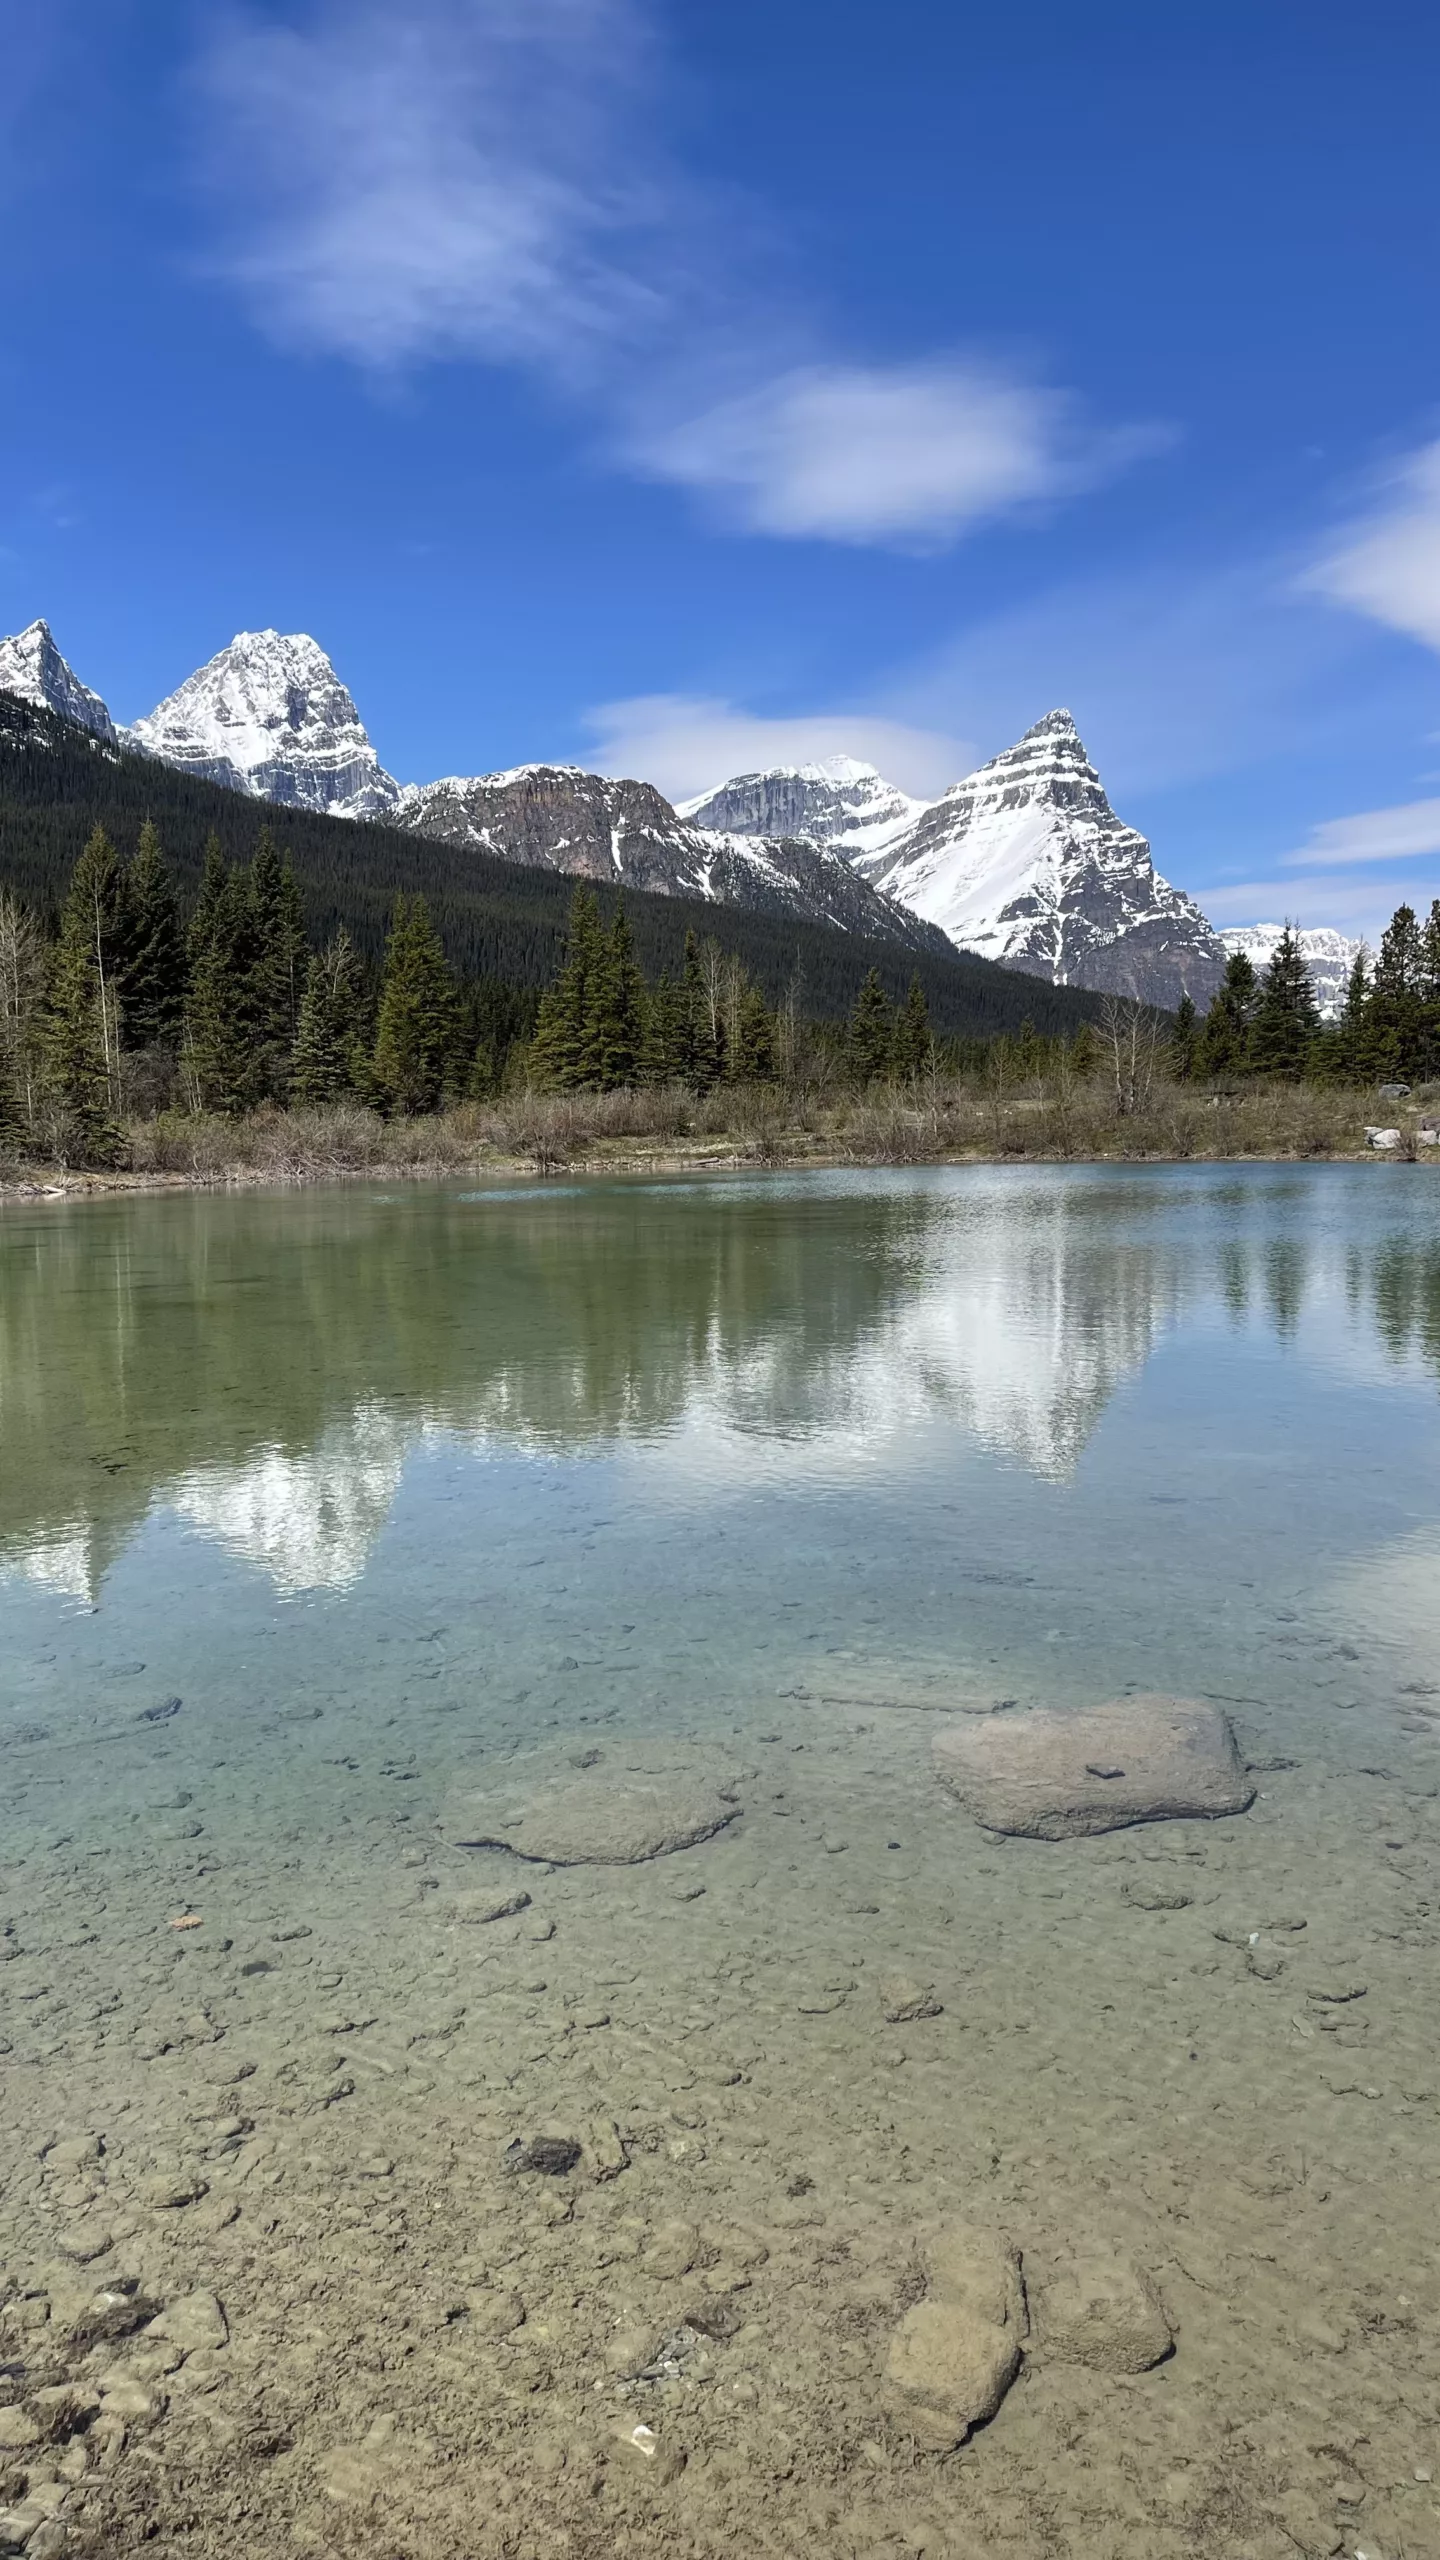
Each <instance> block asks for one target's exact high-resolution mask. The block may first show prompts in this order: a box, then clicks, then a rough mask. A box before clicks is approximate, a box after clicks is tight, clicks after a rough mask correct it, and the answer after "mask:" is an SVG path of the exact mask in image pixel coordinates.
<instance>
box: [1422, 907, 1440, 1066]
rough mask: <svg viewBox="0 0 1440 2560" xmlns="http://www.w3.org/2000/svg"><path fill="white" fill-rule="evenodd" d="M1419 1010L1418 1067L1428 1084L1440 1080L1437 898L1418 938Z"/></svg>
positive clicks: (1439, 921) (1439, 909) (1439, 916)
mask: <svg viewBox="0 0 1440 2560" xmlns="http://www.w3.org/2000/svg"><path fill="white" fill-rule="evenodd" d="M1420 1009H1421V1033H1420V1048H1421V1054H1420V1059H1419V1067H1420V1073H1421V1075H1422V1076H1423V1077H1424V1078H1425V1080H1426V1082H1427V1083H1429V1082H1430V1081H1431V1079H1432V1078H1433V1077H1435V1076H1440V898H1432V899H1431V901H1430V913H1429V915H1428V916H1427V917H1426V919H1425V928H1424V932H1423V934H1422V936H1421V945H1420Z"/></svg>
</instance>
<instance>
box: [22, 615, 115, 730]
mask: <svg viewBox="0 0 1440 2560" xmlns="http://www.w3.org/2000/svg"><path fill="white" fill-rule="evenodd" d="M0 693H18V694H19V696H20V699H21V701H22V702H32V703H33V704H34V705H35V708H36V709H37V711H57V712H58V713H59V715H60V717H61V719H62V720H73V721H74V723H75V725H76V727H77V728H78V729H88V730H89V731H90V733H91V735H92V737H96V738H103V739H104V740H105V742H106V744H107V746H113V745H114V743H115V723H114V721H113V720H112V719H111V717H110V714H109V712H108V711H107V710H106V708H105V705H104V703H103V702H102V701H101V699H100V696H99V694H98V693H92V692H91V690H90V688H89V686H88V685H86V684H82V683H81V682H80V679H79V677H78V676H77V675H76V673H75V671H74V669H73V668H72V667H70V666H67V664H66V662H65V660H64V659H63V658H62V657H61V655H60V652H59V650H58V649H57V648H56V646H55V642H54V640H53V638H52V637H51V632H50V625H49V623H48V622H32V623H30V624H29V626H28V628H27V629H26V630H24V631H17V632H16V633H15V634H14V636H13V638H11V639H9V640H0Z"/></svg>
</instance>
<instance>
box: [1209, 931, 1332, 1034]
mask: <svg viewBox="0 0 1440 2560" xmlns="http://www.w3.org/2000/svg"><path fill="white" fill-rule="evenodd" d="M1284 930H1285V928H1284V926H1283V925H1279V924H1227V925H1222V926H1221V927H1220V939H1221V941H1222V942H1223V943H1224V945H1225V948H1226V950H1227V951H1243V952H1244V954H1245V957H1246V959H1247V960H1249V961H1250V962H1251V964H1252V966H1253V967H1254V968H1255V970H1256V972H1257V973H1258V972H1260V971H1262V970H1265V969H1268V968H1269V966H1270V963H1271V961H1272V960H1273V959H1274V957H1275V946H1276V944H1277V943H1278V941H1279V939H1280V936H1281V934H1282V933H1283V932H1284ZM1295 939H1296V941H1297V942H1298V943H1299V945H1300V948H1301V950H1302V952H1303V953H1304V955H1305V966H1306V968H1307V969H1308V970H1309V972H1310V984H1311V986H1312V987H1313V988H1314V990H1315V1001H1316V1003H1317V1005H1318V1006H1319V1008H1320V1011H1321V1014H1322V1016H1323V1017H1324V1019H1325V1020H1326V1021H1327V1022H1330V1021H1333V1020H1334V1019H1335V1016H1336V1015H1337V1014H1339V1013H1341V1012H1343V1010H1344V1006H1345V990H1346V988H1347V986H1348V985H1349V983H1350V972H1351V970H1352V969H1353V968H1354V966H1355V962H1356V960H1357V958H1358V957H1359V954H1360V953H1361V951H1362V950H1363V949H1364V947H1365V946H1364V944H1363V943H1362V942H1361V941H1360V940H1359V938H1358V936H1356V935H1353V934H1349V933H1340V932H1338V931H1337V929H1336V927H1335V926H1334V925H1330V924H1312V925H1297V926H1296V927H1295Z"/></svg>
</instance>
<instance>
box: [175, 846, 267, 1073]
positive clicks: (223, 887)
mask: <svg viewBox="0 0 1440 2560" xmlns="http://www.w3.org/2000/svg"><path fill="white" fill-rule="evenodd" d="M215 850H216V861H217V862H218V864H219V876H217V874H216V871H215V867H214V866H213V865H212V863H211V861H210V858H209V853H208V850H207V856H206V866H205V878H204V881H203V882H202V886H201V907H200V908H199V909H197V911H196V916H195V918H194V919H193V920H192V924H191V931H190V951H191V962H190V985H189V991H188V994H187V997H186V1004H185V1068H186V1073H187V1076H188V1078H189V1082H190V1088H191V1092H192V1095H193V1097H194V1100H195V1103H196V1105H197V1107H198V1108H199V1109H200V1110H201V1111H218V1112H222V1113H224V1114H225V1115H226V1116H227V1117H230V1118H234V1117H235V1116H236V1114H238V1113H240V1112H242V1111H249V1110H253V1108H254V1106H255V1104H256V1103H257V1102H259V1101H260V1100H261V1099H262V1098H263V1096H264V1094H265V1092H266V1090H267V1086H266V1083H265V1075H266V1067H267V1060H266V1056H265V1052H264V1049H263V1047H262V1044H261V1040H260V1036H259V1025H258V1022H257V1018H256V956H257V948H256V932H255V907H254V900H253V898H252V896H251V884H250V876H249V874H248V872H245V871H240V870H235V871H227V870H226V869H225V866H224V862H223V860H221V859H220V856H219V849H218V847H217V848H216V849H215Z"/></svg>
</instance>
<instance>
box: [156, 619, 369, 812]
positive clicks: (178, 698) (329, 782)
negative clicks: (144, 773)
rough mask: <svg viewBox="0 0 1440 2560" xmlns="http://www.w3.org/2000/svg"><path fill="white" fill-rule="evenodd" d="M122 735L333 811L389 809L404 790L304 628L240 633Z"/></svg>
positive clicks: (212, 778)
mask: <svg viewBox="0 0 1440 2560" xmlns="http://www.w3.org/2000/svg"><path fill="white" fill-rule="evenodd" d="M121 737H122V740H123V742H124V743H125V744H126V745H129V746H135V747H139V748H141V749H142V750H143V752H144V753H145V754H146V755H152V756H155V757H157V758H158V759H159V760H160V762H161V763H163V764H170V765H176V766H178V767H179V769H180V770H181V771H182V772H183V773H195V774H200V775H203V777H204V778H205V780H206V781H208V782H219V783H223V784H224V785H225V787H226V788H227V789H228V790H231V791H246V792H249V793H250V794H251V795H252V797H253V798H255V799H257V800H276V801H280V802H281V803H283V804H284V805H285V806H287V807H289V808H294V809H318V810H323V811H324V812H325V813H326V815H327V816H330V817H335V818H385V817H388V816H389V815H390V813H391V811H392V810H393V809H394V807H395V805H396V803H397V801H398V799H399V797H400V786H399V784H398V783H397V782H395V781H394V780H393V779H392V777H391V776H390V775H389V774H388V773H386V772H385V771H384V769H383V767H382V766H381V763H380V759H379V757H378V756H377V755H376V753H375V750H374V748H373V747H372V746H371V744H370V740H369V738H368V737H367V735H366V732H365V727H364V723H363V722H362V720H361V718H360V714H359V712H358V711H357V710H356V708H355V704H354V701H353V700H352V698H351V696H350V694H349V693H348V692H347V691H346V689H345V686H344V685H343V684H342V683H341V681H340V678H339V677H338V676H337V674H336V673H335V670H334V668H333V666H332V665H331V663H330V660H329V659H328V658H327V657H326V655H325V652H324V650H323V649H322V648H321V647H320V645H319V643H318V642H317V641H315V640H312V639H311V638H310V637H309V635H308V633H306V632H303V631H291V632H281V631H240V632H237V633H236V635H235V638H234V639H233V640H232V641H231V642H230V645H229V647H228V648H225V649H222V650H220V651H219V653H218V655H217V656H215V657H213V658H211V659H210V660H209V661H208V662H207V664H206V665H205V666H203V667H199V668H197V670H196V672H195V674H194V675H193V676H187V678H186V680H185V682H184V684H182V685H180V686H179V687H178V688H177V690H176V691H175V692H174V693H172V694H170V695H169V696H168V697H167V699H166V700H165V701H164V702H162V703H160V704H159V706H158V707H157V708H156V709H155V710H154V711H152V712H151V713H150V714H149V717H148V718H147V719H144V720H137V721H136V722H135V724H134V726H133V727H132V728H130V729H126V730H123V731H122V732H121Z"/></svg>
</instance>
